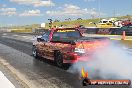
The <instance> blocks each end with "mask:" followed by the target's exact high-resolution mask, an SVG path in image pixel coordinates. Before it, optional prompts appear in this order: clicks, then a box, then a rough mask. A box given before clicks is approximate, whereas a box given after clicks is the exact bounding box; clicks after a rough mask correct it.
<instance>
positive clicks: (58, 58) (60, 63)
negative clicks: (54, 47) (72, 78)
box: [55, 52, 70, 70]
mask: <svg viewBox="0 0 132 88" xmlns="http://www.w3.org/2000/svg"><path fill="white" fill-rule="evenodd" d="M55 63H56V65H57V66H58V67H60V68H63V69H64V70H67V69H68V68H69V67H70V64H64V63H63V55H62V54H61V53H59V52H58V53H57V54H56V55H55Z"/></svg>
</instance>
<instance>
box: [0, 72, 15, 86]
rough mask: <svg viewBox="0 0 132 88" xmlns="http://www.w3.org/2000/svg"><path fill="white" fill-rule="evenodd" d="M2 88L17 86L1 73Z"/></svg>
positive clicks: (0, 82)
mask: <svg viewBox="0 0 132 88" xmlns="http://www.w3.org/2000/svg"><path fill="white" fill-rule="evenodd" d="M0 88H15V86H14V85H13V84H12V83H11V82H10V81H9V80H8V79H7V78H6V76H5V75H4V74H3V73H2V72H1V71H0Z"/></svg>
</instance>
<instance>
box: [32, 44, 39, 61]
mask: <svg viewBox="0 0 132 88" xmlns="http://www.w3.org/2000/svg"><path fill="white" fill-rule="evenodd" d="M32 55H33V57H34V58H35V59H36V58H37V57H38V55H37V49H36V47H35V46H33V47H32Z"/></svg>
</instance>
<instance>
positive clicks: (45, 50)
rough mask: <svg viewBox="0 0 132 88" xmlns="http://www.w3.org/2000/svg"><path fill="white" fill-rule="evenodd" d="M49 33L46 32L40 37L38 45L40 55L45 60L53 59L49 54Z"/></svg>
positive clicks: (50, 47)
mask: <svg viewBox="0 0 132 88" xmlns="http://www.w3.org/2000/svg"><path fill="white" fill-rule="evenodd" d="M50 32H51V31H48V32H46V33H44V34H43V35H42V37H41V43H40V44H39V46H40V48H39V50H40V52H41V55H42V56H43V57H45V58H47V59H52V58H51V57H53V55H52V54H51V51H52V45H51V43H50V40H49V39H50V38H49V37H50Z"/></svg>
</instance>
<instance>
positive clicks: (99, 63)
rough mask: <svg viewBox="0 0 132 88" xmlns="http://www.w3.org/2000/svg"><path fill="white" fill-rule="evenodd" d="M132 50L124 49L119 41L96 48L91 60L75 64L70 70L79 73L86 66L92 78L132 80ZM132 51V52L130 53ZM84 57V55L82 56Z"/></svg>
mask: <svg viewBox="0 0 132 88" xmlns="http://www.w3.org/2000/svg"><path fill="white" fill-rule="evenodd" d="M131 52H132V51H128V50H127V49H123V47H122V46H121V45H119V44H117V43H113V42H112V43H110V45H108V46H105V47H103V48H102V49H96V50H95V52H94V53H93V55H92V56H91V60H90V61H86V62H81V61H79V62H78V63H76V64H73V65H72V66H71V68H69V70H68V71H69V72H72V73H79V74H80V75H81V69H82V67H84V69H85V71H87V72H88V74H89V78H90V79H130V80H132V53H131ZM130 53H131V54H130ZM81 58H83V57H81Z"/></svg>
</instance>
